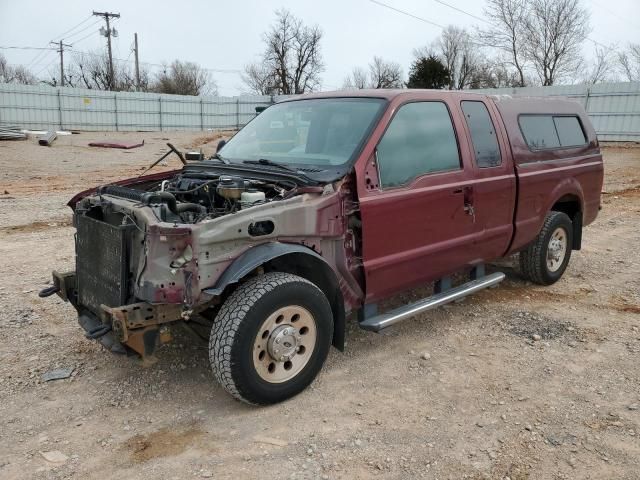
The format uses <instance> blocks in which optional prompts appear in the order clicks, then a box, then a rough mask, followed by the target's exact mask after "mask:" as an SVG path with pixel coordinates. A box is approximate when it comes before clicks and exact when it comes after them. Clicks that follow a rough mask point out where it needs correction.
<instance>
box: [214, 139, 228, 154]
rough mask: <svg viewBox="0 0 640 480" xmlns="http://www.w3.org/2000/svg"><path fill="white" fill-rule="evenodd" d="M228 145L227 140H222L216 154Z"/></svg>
mask: <svg viewBox="0 0 640 480" xmlns="http://www.w3.org/2000/svg"><path fill="white" fill-rule="evenodd" d="M226 144H227V141H226V140H220V141H219V142H218V146H217V147H216V153H218V152H219V151H220V150H222V147H224V146H225V145H226Z"/></svg>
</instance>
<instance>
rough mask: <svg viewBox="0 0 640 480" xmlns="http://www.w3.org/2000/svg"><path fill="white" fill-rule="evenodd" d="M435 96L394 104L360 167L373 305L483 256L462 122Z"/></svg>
mask: <svg viewBox="0 0 640 480" xmlns="http://www.w3.org/2000/svg"><path fill="white" fill-rule="evenodd" d="M433 95H434V98H433V100H431V99H430V98H428V99H426V100H424V99H416V100H415V101H409V102H405V103H399V102H398V104H397V105H394V103H393V102H392V104H391V105H390V108H389V109H388V111H387V113H386V114H385V116H384V117H383V119H382V121H381V124H380V125H379V126H378V128H377V129H376V131H375V132H374V134H373V136H372V139H371V140H372V143H373V144H375V145H376V147H375V149H373V148H368V149H367V150H365V152H363V153H364V154H365V155H366V157H365V158H368V161H367V162H363V163H362V164H361V165H356V175H357V177H358V194H359V200H360V213H361V216H362V249H363V251H362V256H363V263H364V271H365V282H366V291H367V298H366V301H367V302H372V301H375V300H377V299H380V298H384V297H386V296H388V295H390V294H393V293H395V292H397V291H399V290H403V289H407V288H411V287H413V286H416V285H419V284H421V283H424V282H428V281H431V280H435V279H437V278H439V277H440V276H442V275H445V274H448V273H451V270H452V269H456V267H462V266H464V265H467V264H472V263H474V262H475V261H477V260H478V256H477V253H476V252H475V251H474V249H473V248H471V247H472V246H473V243H474V238H475V235H477V229H476V227H475V223H474V220H475V218H474V209H473V201H474V199H473V194H474V192H473V187H472V183H473V178H474V177H473V166H472V163H471V151H470V149H469V144H468V142H467V141H466V140H465V139H464V137H463V135H464V134H462V135H460V134H459V133H457V132H463V128H464V127H463V123H462V122H463V121H464V120H463V119H462V118H460V115H452V111H458V110H457V109H458V108H459V106H458V105H457V104H455V103H453V102H452V101H450V100H448V99H447V100H442V99H438V98H437V96H435V95H436V94H433ZM423 96H424V94H423ZM387 123H388V124H387ZM385 125H386V128H385V127H384V126H385ZM461 139H462V140H461ZM369 150H370V151H369Z"/></svg>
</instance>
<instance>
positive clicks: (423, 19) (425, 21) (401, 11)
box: [369, 0, 445, 30]
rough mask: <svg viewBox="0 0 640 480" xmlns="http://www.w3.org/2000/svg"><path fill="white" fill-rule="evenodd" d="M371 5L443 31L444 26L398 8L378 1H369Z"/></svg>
mask: <svg viewBox="0 0 640 480" xmlns="http://www.w3.org/2000/svg"><path fill="white" fill-rule="evenodd" d="M369 1H370V2H371V3H375V4H377V5H380V6H381V7H384V8H388V9H389V10H393V11H395V12H398V13H401V14H402V15H406V16H407V17H411V18H415V19H416V20H420V21H421V22H424V23H428V24H430V25H434V26H436V27H438V28H441V29H443V30H444V29H445V27H444V25H440V24H439V23H436V22H432V21H431V20H427V19H426V18H422V17H418V16H417V15H414V14H413V13H409V12H405V11H404V10H400V9H399V8H396V7H392V6H391V5H387V4H386V3H382V2H379V1H378V0H369Z"/></svg>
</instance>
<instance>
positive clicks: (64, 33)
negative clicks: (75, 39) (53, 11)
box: [58, 15, 93, 38]
mask: <svg viewBox="0 0 640 480" xmlns="http://www.w3.org/2000/svg"><path fill="white" fill-rule="evenodd" d="M92 17H93V15H89V16H88V17H87V18H85V19H84V20H83V21H81V22H80V23H78V24H77V25H76V26H75V27H72V28H70V29H69V30H67V31H66V32H63V33H61V34H60V35H58V37H60V38H62V37H64V36H65V35H66V34H67V33H69V32H72V31H73V30H75V29H76V28H78V27H79V26H80V25H82V24H83V23H86V22H87V21H89V20H90V19H91V18H92ZM76 33H77V32H76ZM74 35H75V34H74Z"/></svg>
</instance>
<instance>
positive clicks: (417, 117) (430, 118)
mask: <svg viewBox="0 0 640 480" xmlns="http://www.w3.org/2000/svg"><path fill="white" fill-rule="evenodd" d="M376 155H377V163H378V169H379V177H380V184H381V186H382V188H392V187H399V186H403V185H407V184H408V183H410V182H411V181H412V180H413V179H415V178H417V177H419V176H421V175H424V174H428V173H436V172H445V171H451V170H460V168H461V164H460V153H459V151H458V142H457V139H456V134H455V130H454V128H453V123H452V121H451V115H450V114H449V109H448V108H447V106H446V105H445V104H444V103H443V102H439V101H424V102H412V103H407V104H405V105H402V106H401V107H400V108H399V110H398V112H397V113H396V114H395V116H394V117H393V119H392V120H391V123H390V124H389V126H388V128H387V130H386V131H385V133H384V135H383V137H382V139H381V140H380V143H378V147H377V149H376Z"/></svg>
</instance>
